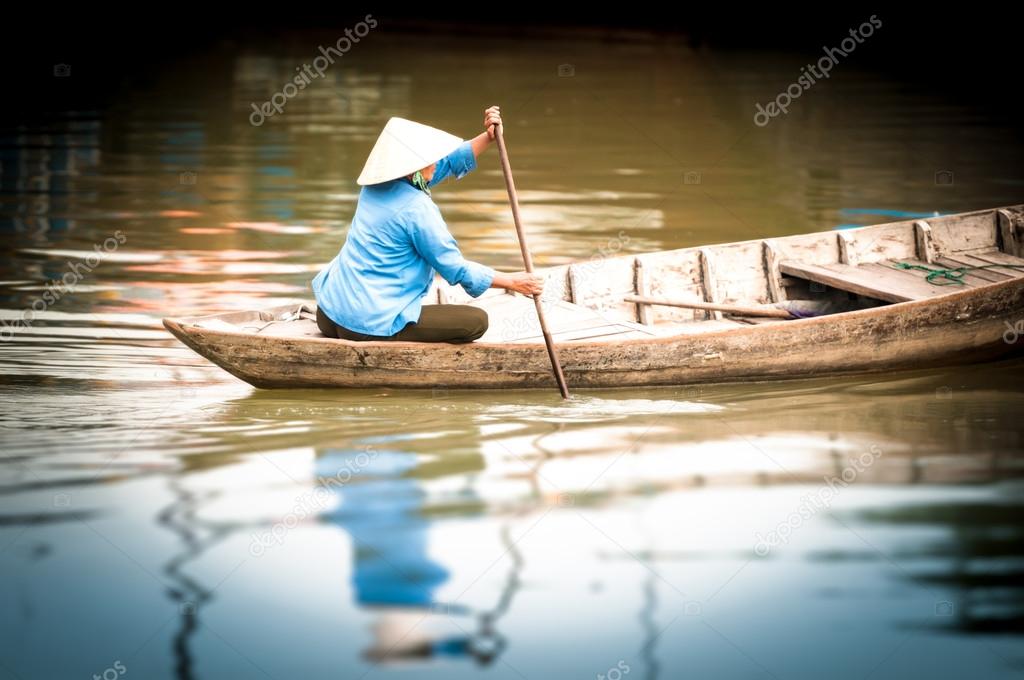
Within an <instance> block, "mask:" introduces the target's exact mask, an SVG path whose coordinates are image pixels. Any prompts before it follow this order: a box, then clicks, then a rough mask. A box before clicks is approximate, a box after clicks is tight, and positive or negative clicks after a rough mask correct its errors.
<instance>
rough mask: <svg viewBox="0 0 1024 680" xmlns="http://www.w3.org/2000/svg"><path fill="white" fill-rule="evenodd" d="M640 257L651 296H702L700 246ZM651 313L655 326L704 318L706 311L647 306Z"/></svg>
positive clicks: (702, 319)
mask: <svg viewBox="0 0 1024 680" xmlns="http://www.w3.org/2000/svg"><path fill="white" fill-rule="evenodd" d="M639 259H641V260H642V261H643V263H644V271H645V278H646V283H647V289H648V290H647V293H648V295H651V296H652V297H676V296H683V297H688V298H700V297H703V295H704V289H703V286H702V285H701V273H700V253H699V252H698V251H697V249H695V248H689V249H685V250H671V251H668V252H664V253H647V254H644V255H640V256H639ZM648 313H649V314H650V316H651V319H652V322H653V323H654V324H655V325H662V324H666V323H673V324H675V323H687V322H693V321H704V312H695V311H694V310H692V309H676V308H672V307H652V308H648Z"/></svg>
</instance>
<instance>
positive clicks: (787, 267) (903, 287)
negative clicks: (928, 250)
mask: <svg viewBox="0 0 1024 680" xmlns="http://www.w3.org/2000/svg"><path fill="white" fill-rule="evenodd" d="M904 261H905V262H914V263H916V262H917V261H916V260H904ZM920 264H923V263H920ZM926 266H927V265H926ZM779 269H780V271H781V272H782V273H783V274H786V275H788V276H795V277H798V278H802V279H807V280H808V281H814V282H817V283H822V284H825V285H826V286H831V287H832V288H837V289H839V290H844V291H847V292H849V293H856V294H858V295H865V296H867V297H871V298H876V299H878V300H885V301H887V302H907V301H910V300H921V299H925V298H930V297H935V296H937V295H944V294H946V293H949V292H951V291H950V290H949V287H948V286H934V285H932V284H930V283H927V282H926V281H925V280H924V277H923V276H916V275H915V274H923V272H910V271H906V270H900V269H896V268H895V267H893V266H892V265H891V264H890V263H888V262H886V263H867V264H861V265H857V266H852V265H847V264H825V265H815V264H806V263H803V262H793V261H784V262H780V263H779ZM958 287H959V286H958Z"/></svg>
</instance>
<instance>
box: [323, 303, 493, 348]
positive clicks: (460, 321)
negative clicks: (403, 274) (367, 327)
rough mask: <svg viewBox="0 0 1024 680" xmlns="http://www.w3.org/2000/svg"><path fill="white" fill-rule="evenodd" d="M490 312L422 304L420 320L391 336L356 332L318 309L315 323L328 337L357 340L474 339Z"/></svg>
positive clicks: (435, 340)
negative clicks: (335, 321)
mask: <svg viewBox="0 0 1024 680" xmlns="http://www.w3.org/2000/svg"><path fill="white" fill-rule="evenodd" d="M487 323H488V322H487V312H485V311H484V310H482V309H480V308H479V307H473V306H471V305H423V308H422V309H421V310H420V318H419V321H417V322H414V323H408V324H406V326H405V328H403V329H402V330H400V331H398V332H397V333H395V334H394V335H391V336H381V335H367V334H365V333H354V332H352V331H350V330H349V329H347V328H345V327H344V326H340V325H338V324H336V323H334V321H332V320H331V319H330V317H328V316H327V315H326V314H324V313H323V312H322V311H321V310H320V308H319V307H317V310H316V325H317V327H318V328H319V329H320V332H321V333H323V334H324V335H325V336H326V337H328V338H340V339H342V340H353V341H355V342H365V341H372V340H377V341H382V340H402V341H406V342H454V343H465V342H473V341H474V340H476V339H477V338H479V337H480V336H481V335H483V334H484V333H486V332H487Z"/></svg>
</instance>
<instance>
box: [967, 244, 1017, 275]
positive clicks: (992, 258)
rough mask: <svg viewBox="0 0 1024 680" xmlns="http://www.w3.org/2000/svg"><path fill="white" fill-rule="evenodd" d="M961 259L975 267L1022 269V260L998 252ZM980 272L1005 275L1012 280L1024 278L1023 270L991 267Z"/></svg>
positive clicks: (972, 254)
mask: <svg viewBox="0 0 1024 680" xmlns="http://www.w3.org/2000/svg"><path fill="white" fill-rule="evenodd" d="M963 258H964V259H965V260H968V261H969V262H973V263H975V264H976V265H993V264H1009V265H1014V267H1024V259H1021V258H1019V257H1014V256H1013V255H1007V254H1006V253H1001V252H999V251H998V250H990V251H988V252H984V253H971V254H970V255H966V254H965V255H964V256H963ZM981 271H986V272H997V273H999V274H1005V275H1006V276H1008V277H1010V278H1012V279H1020V278H1024V269H1017V268H1010V267H991V268H988V269H984V270H981Z"/></svg>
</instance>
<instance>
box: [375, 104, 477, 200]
mask: <svg viewBox="0 0 1024 680" xmlns="http://www.w3.org/2000/svg"><path fill="white" fill-rule="evenodd" d="M462 141H463V140H461V139H459V138H458V137H456V136H455V135H450V134H448V133H447V132H444V131H442V130H438V129H437V128H432V127H430V126H429V125H422V124H420V123H416V122H413V121H411V120H406V119H405V118H392V119H391V120H389V121H388V123H387V125H385V126H384V130H382V131H381V133H380V137H378V138H377V143H376V144H374V145H373V150H371V151H370V156H369V157H368V158H367V159H366V165H364V166H363V171H362V172H361V173H360V174H359V179H358V180H356V182H357V183H359V184H361V185H366V184H380V183H381V182H387V181H389V180H392V179H397V178H399V177H405V176H406V175H411V174H412V173H414V172H416V171H417V170H421V169H423V168H425V167H427V166H428V165H430V164H431V163H436V162H437V161H439V160H441V159H442V158H444V157H445V156H447V155H448V154H450V153H451V152H453V151H455V149H457V148H459V145H460V144H462Z"/></svg>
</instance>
